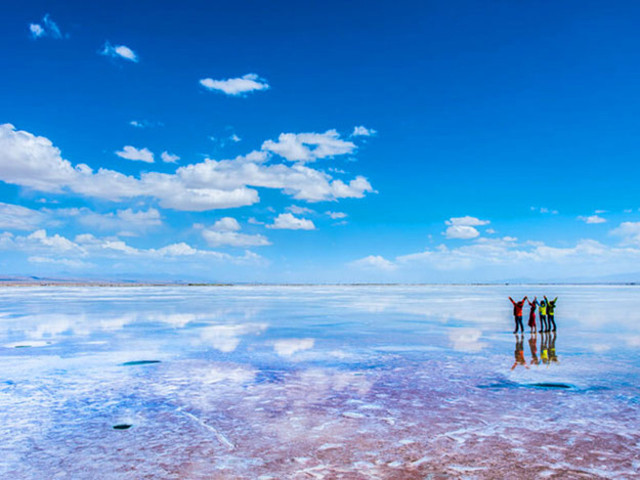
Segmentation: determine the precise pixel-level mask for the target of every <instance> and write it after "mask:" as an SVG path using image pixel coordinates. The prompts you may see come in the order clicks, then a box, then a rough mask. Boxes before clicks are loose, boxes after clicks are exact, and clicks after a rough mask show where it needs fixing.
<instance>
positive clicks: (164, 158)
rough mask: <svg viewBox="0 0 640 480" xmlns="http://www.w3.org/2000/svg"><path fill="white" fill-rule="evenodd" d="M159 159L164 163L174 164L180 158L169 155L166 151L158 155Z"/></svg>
mask: <svg viewBox="0 0 640 480" xmlns="http://www.w3.org/2000/svg"><path fill="white" fill-rule="evenodd" d="M160 158H161V159H162V161H163V162H164V163H176V162H177V161H178V160H180V157H179V156H178V155H175V154H173V153H169V152H167V151H164V152H162V153H161V154H160Z"/></svg>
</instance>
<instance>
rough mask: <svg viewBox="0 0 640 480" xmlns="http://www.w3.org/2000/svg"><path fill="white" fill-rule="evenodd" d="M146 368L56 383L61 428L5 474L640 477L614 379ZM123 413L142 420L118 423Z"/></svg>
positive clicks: (426, 369) (631, 418)
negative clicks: (600, 386) (574, 382)
mask: <svg viewBox="0 0 640 480" xmlns="http://www.w3.org/2000/svg"><path fill="white" fill-rule="evenodd" d="M137 370H138V371H137V372H136V373H135V374H134V375H133V376H131V377H128V378H126V379H122V380H117V379H113V381H112V382H110V383H109V384H108V385H95V384H92V385H81V384H69V385H67V386H66V387H67V388H72V389H73V390H74V392H75V393H76V395H74V396H75V397H76V398H78V393H80V394H81V395H80V397H81V400H80V398H78V401H77V402H76V401H74V400H73V398H69V397H66V396H65V395H64V394H63V393H60V398H59V399H58V398H57V397H58V395H56V393H55V390H56V389H57V388H63V387H64V386H63V385H62V384H58V385H56V384H55V383H56V382H53V383H52V384H50V385H49V386H48V388H47V391H48V393H50V394H51V397H48V398H44V397H43V398H41V399H40V401H39V409H40V410H42V409H43V407H44V408H45V409H50V410H51V413H54V415H55V418H50V419H48V420H50V421H53V425H51V426H50V427H49V429H48V430H45V431H42V430H36V431H34V432H32V435H31V436H30V438H29V440H28V442H26V443H24V444H23V445H22V448H23V451H22V452H15V451H14V452H12V453H13V454H16V453H18V454H19V455H18V456H19V457H20V461H17V462H13V464H12V465H11V466H10V468H9V469H8V470H6V471H5V476H4V477H3V478H74V479H76V478H114V479H115V478H176V479H178V478H220V479H238V478H243V479H244V478H246V479H256V478H263V479H266V478H275V479H280V478H295V479H297V478H300V479H303V478H325V479H331V478H348V479H360V478H362V479H369V478H388V479H395V478H398V479H400V478H406V479H413V478H416V479H418V478H420V479H422V478H523V479H526V478H531V479H534V478H634V477H637V471H636V468H637V465H638V460H640V454H639V452H640V451H639V449H638V446H639V445H640V433H639V432H638V429H637V427H638V420H637V408H635V407H634V406H633V405H626V406H625V405H624V402H622V403H621V402H620V400H616V399H615V398H614V397H615V395H612V393H611V392H610V391H608V390H602V391H595V392H594V391H579V390H578V389H568V390H560V389H544V388H535V387H529V386H515V387H514V386H513V385H511V386H505V385H501V384H498V385H497V386H489V387H488V388H479V387H478V386H477V385H476V384H474V381H475V380H474V379H475V376H474V372H473V371H465V369H464V368H462V369H456V371H451V370H452V369H451V368H447V365H444V364H441V363H439V362H437V361H429V362H426V363H423V364H411V365H404V366H402V367H395V368H390V369H381V370H371V369H367V370H344V369H339V368H314V367H310V368H303V369H297V370H292V371H288V372H284V373H283V374H282V375H280V376H278V379H277V380H276V381H262V382H258V383H256V382H255V381H254V380H255V374H256V372H255V371H254V370H252V369H251V368H248V367H246V366H242V365H237V364H229V363H211V362H207V361H196V360H188V361H182V362H173V363H170V364H161V365H158V366H147V367H138V369H137ZM212 372H215V375H214V376H213V377H212ZM212 378H213V381H211V379H212ZM484 387H486V386H484ZM29 390H30V389H29V388H26V389H25V391H24V392H23V393H24V394H25V395H28V394H29ZM620 393H621V392H618V395H619V394H620ZM25 400H26V399H25ZM27 401H28V400H27ZM28 421H29V419H25V422H28ZM122 421H124V422H131V423H132V424H133V427H132V428H131V429H129V430H125V431H117V430H113V429H112V428H111V425H113V424H116V423H120V422H122ZM22 433H24V432H21V431H17V432H15V435H16V436H18V437H19V436H20V435H21V434H22ZM16 459H17V458H16Z"/></svg>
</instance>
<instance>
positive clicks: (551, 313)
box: [544, 295, 558, 332]
mask: <svg viewBox="0 0 640 480" xmlns="http://www.w3.org/2000/svg"><path fill="white" fill-rule="evenodd" d="M544 299H545V300H546V302H547V323H548V328H547V332H548V331H549V329H550V328H551V324H552V323H553V330H552V331H553V332H555V331H556V320H555V310H556V302H557V301H558V297H556V298H554V299H553V300H549V299H548V298H547V296H546V295H545V297H544Z"/></svg>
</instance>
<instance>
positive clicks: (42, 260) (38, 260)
mask: <svg viewBox="0 0 640 480" xmlns="http://www.w3.org/2000/svg"><path fill="white" fill-rule="evenodd" d="M27 262H29V263H35V264H48V265H62V266H64V267H69V268H88V267H93V266H95V265H93V264H92V263H89V262H83V261H82V260H74V259H70V258H50V257H40V256H37V255H36V256H32V257H29V258H27Z"/></svg>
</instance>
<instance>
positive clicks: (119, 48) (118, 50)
mask: <svg viewBox="0 0 640 480" xmlns="http://www.w3.org/2000/svg"><path fill="white" fill-rule="evenodd" d="M100 54H101V55H105V56H107V57H111V58H124V59H125V60H129V61H131V62H134V63H137V62H138V56H137V55H136V54H135V52H134V51H133V50H131V49H130V48H129V47H127V46H126V45H111V43H109V42H105V44H104V47H103V49H102V51H101V52H100Z"/></svg>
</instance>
